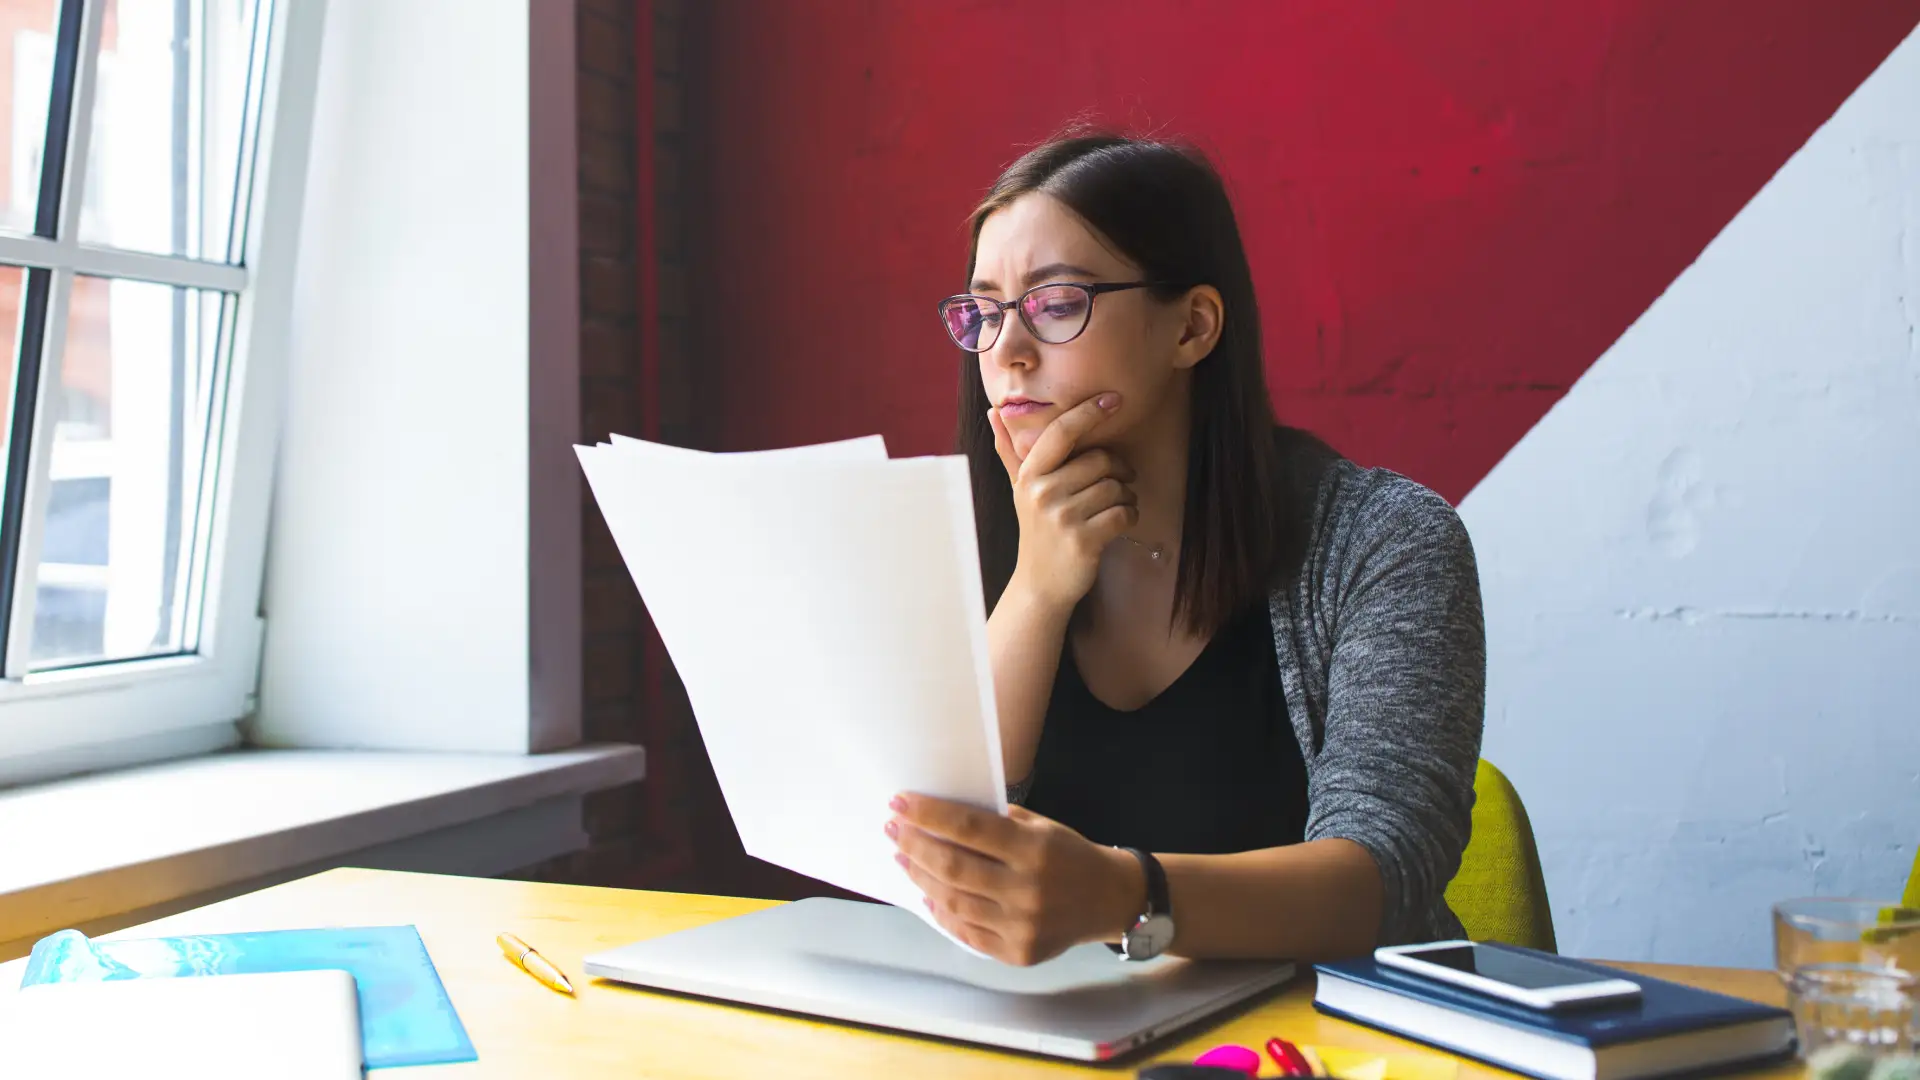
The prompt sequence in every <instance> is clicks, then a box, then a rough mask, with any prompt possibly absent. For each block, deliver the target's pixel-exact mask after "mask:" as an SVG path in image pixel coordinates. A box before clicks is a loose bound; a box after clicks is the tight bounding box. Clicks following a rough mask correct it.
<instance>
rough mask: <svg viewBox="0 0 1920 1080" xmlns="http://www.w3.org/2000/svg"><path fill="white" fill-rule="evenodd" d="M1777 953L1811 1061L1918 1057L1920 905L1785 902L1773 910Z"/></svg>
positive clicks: (1776, 964)
mask: <svg viewBox="0 0 1920 1080" xmlns="http://www.w3.org/2000/svg"><path fill="white" fill-rule="evenodd" d="M1773 955H1774V967H1775V970H1776V971H1778V972H1779V975H1780V978H1781V980H1782V981H1783V982H1784V983H1785V984H1786V987H1787V1002H1788V1007H1789V1008H1791V1009H1792V1010H1793V1022H1794V1028H1795V1030H1796V1032H1797V1033H1798V1034H1799V1038H1800V1053H1801V1055H1802V1056H1803V1057H1806V1058H1807V1059H1808V1060H1809V1062H1810V1063H1816V1064H1833V1063H1836V1062H1842V1061H1844V1060H1852V1061H1854V1062H1855V1064H1856V1066H1859V1065H1861V1063H1862V1061H1863V1059H1891V1058H1905V1059H1906V1061H1907V1062H1913V1061H1914V1058H1913V1055H1914V1054H1916V1052H1920V1051H1917V1050H1916V1047H1917V1046H1920V909H1915V908H1909V907H1903V906H1901V905H1900V904H1899V903H1897V902H1895V901H1891V900H1857V899H1840V898H1819V897H1809V898H1804V899H1799V900H1787V901H1783V902H1781V903H1779V904H1775V905H1774V908H1773ZM1829 1048H1831V1049H1829ZM1823 1051H1825V1053H1823ZM1865 1064H1867V1065H1870V1064H1871V1061H1866V1062H1865ZM1903 1064H1904V1063H1903ZM1917 1064H1920V1063H1917ZM1902 1071H1903V1072H1904V1069H1903V1070H1902Z"/></svg>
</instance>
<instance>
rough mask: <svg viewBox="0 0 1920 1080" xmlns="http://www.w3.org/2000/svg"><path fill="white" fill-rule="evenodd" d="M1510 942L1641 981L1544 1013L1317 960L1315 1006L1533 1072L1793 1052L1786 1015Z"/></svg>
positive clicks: (1644, 1068) (1372, 966) (1603, 1072)
mask: <svg viewBox="0 0 1920 1080" xmlns="http://www.w3.org/2000/svg"><path fill="white" fill-rule="evenodd" d="M1500 947H1501V948H1512V949H1513V951H1515V952H1519V953H1530V954H1532V955H1535V956H1540V957H1542V958H1544V959H1551V960H1553V961H1556V962H1558V963H1562V964H1569V965H1572V966H1575V967H1579V968H1581V969H1583V970H1586V971H1591V972H1593V973H1594V974H1597V975H1603V976H1606V977H1609V978H1621V979H1626V980H1628V981H1629V982H1633V983H1635V984H1638V985H1639V987H1640V997H1639V998H1638V1000H1635V1001H1630V1002H1620V1003H1615V1004H1609V1005H1599V1006H1593V1007H1588V1008H1583V1009H1575V1010H1554V1011H1546V1010H1540V1009H1531V1008H1528V1007H1527V1006H1524V1005H1517V1004H1513V1003H1510V1002H1506V1001H1502V1000H1500V999H1499V998H1495V997H1491V996H1489V995H1486V994H1480V993H1476V992H1474V991H1472V990H1468V989H1466V988H1464V987H1456V986H1452V985H1450V984H1447V983H1443V982H1439V981H1437V980H1434V979H1427V978H1423V977H1421V976H1419V975H1416V974H1414V973H1412V972H1405V971H1399V970H1396V969H1394V968H1389V967H1383V966H1381V965H1380V964H1378V963H1376V962H1375V961H1374V960H1373V958H1371V957H1367V958H1365V959H1360V960H1346V961H1341V962H1339V963H1334V964H1319V965H1315V969H1314V970H1315V971H1317V972H1318V973H1319V976H1320V980H1319V988H1318V990H1317V991H1316V992H1315V994H1314V1007H1315V1008H1316V1009H1318V1010H1320V1011H1321V1012H1323V1013H1327V1014H1329V1015H1332V1016H1338V1017H1341V1018H1342V1019H1347V1020H1353V1021H1356V1022H1358V1023H1362V1024H1366V1025H1368V1026H1370V1027H1377V1028H1381V1029H1384V1030H1387V1031H1390V1032H1393V1033H1394V1034H1397V1035H1402V1036H1405V1037H1407V1038H1410V1039H1414V1040H1416V1041H1419V1042H1424V1043H1428V1044H1430V1045H1434V1046H1439V1047H1442V1048H1444V1049H1447V1050H1452V1051H1454V1052H1456V1053H1461V1054H1466V1055H1468V1056H1470V1057H1476V1058H1480V1059H1482V1060H1485V1061H1491V1062H1493V1063H1494V1064H1498V1065H1502V1066H1504V1067H1506V1068H1510V1069H1514V1070H1516V1071H1519V1072H1526V1073H1531V1074H1533V1075H1536V1076H1548V1077H1562V1076H1599V1077H1606V1076H1614V1077H1629V1076H1658V1075H1666V1074H1668V1073H1673V1072H1687V1071H1701V1070H1708V1069H1713V1068H1718V1067H1725V1066H1727V1065H1732V1064H1746V1063H1751V1062H1754V1061H1759V1060H1766V1059H1769V1058H1775V1057H1779V1056H1781V1055H1782V1054H1784V1053H1786V1052H1788V1051H1790V1050H1791V1049H1792V1016H1791V1014H1789V1013H1788V1012H1787V1011H1786V1010H1785V1009H1780V1008H1775V1007H1773V1006H1770V1005H1761V1004H1757V1003H1755V1002H1751V1001H1747V1000H1744V999H1742V998H1736V997H1729V996H1728V995H1726V994H1717V993H1714V992H1712V991H1709V990H1700V989H1696V988H1694V987H1691V986H1682V985H1680V984H1679V983H1674V982H1668V981H1667V980H1665V979H1656V978H1653V977H1651V976H1647V975H1637V974H1634V973H1633V972H1630V971H1623V970H1620V969H1618V968H1610V967H1604V966H1602V965H1599V964H1588V963H1583V962H1580V961H1576V960H1568V959H1566V958H1565V957H1558V956H1548V955H1547V954H1543V953H1536V952H1533V950H1530V949H1520V948H1514V947H1512V946H1500Z"/></svg>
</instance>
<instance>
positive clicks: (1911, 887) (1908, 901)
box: [1900, 851, 1920, 908]
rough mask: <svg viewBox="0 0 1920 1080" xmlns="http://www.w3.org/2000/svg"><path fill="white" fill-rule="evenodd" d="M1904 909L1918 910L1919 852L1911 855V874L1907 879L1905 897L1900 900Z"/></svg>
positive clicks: (1919, 897)
mask: <svg viewBox="0 0 1920 1080" xmlns="http://www.w3.org/2000/svg"><path fill="white" fill-rule="evenodd" d="M1900 903H1901V905H1902V906H1904V907H1911V908H1920V851H1916V852H1914V853H1913V873H1912V875H1910V876H1909V877H1908V878H1907V895H1905V896H1903V897H1901V898H1900Z"/></svg>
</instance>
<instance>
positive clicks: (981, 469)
mask: <svg viewBox="0 0 1920 1080" xmlns="http://www.w3.org/2000/svg"><path fill="white" fill-rule="evenodd" d="M1032 192H1044V193H1045V194H1047V195H1051V196H1052V197H1054V198H1056V199H1058V200H1060V201H1061V202H1062V203H1064V204H1065V205H1066V206H1067V207H1068V208H1069V209H1071V210H1072V211H1073V212H1074V213H1076V214H1078V215H1079V216H1080V217H1081V219H1082V220H1084V221H1085V222H1086V223H1087V224H1088V225H1089V226H1091V227H1092V228H1093V229H1094V230H1095V231H1096V232H1098V233H1099V234H1100V236H1102V237H1103V238H1104V239H1105V240H1106V241H1107V242H1108V243H1109V244H1111V245H1112V246H1113V248H1114V249H1115V250H1117V251H1119V252H1121V253H1122V254H1124V255H1125V256H1126V257H1127V258H1129V259H1131V260H1132V261H1133V262H1135V263H1136V264H1138V265H1139V267H1140V276H1141V277H1142V278H1143V279H1147V280H1152V281H1166V282H1175V283H1177V285H1176V286H1175V287H1172V288H1167V289H1160V290H1157V291H1156V293H1157V295H1158V296H1159V297H1160V298H1161V299H1171V298H1174V297H1178V296H1180V295H1182V294H1183V293H1184V292H1185V290H1186V289H1187V288H1190V287H1192V286H1194V285H1211V286H1213V287H1214V288H1216V289H1218V290H1220V296H1221V299H1222V301H1223V304H1224V306H1225V309H1226V312H1225V317H1226V321H1225V325H1224V327H1223V328H1222V332H1221V335H1220V340H1219V342H1218V343H1217V344H1216V345H1215V346H1214V349H1213V352H1212V353H1211V354H1210V355H1209V356H1208V357H1207V358H1206V359H1204V360H1202V361H1201V362H1200V363H1199V364H1198V365H1196V366H1195V367H1194V369H1193V394H1192V408H1193V415H1192V432H1191V435H1190V436H1189V439H1190V441H1189V443H1188V457H1187V497H1186V508H1185V511H1184V513H1183V521H1182V523H1181V543H1180V566H1179V571H1178V574H1179V576H1178V578H1177V579H1176V580H1175V584H1174V605H1173V617H1174V618H1175V620H1177V621H1180V622H1184V623H1185V625H1186V626H1187V628H1188V629H1190V630H1191V631H1193V632H1195V633H1200V634H1206V633H1211V632H1212V631H1214V630H1217V629H1219V628H1220V626H1221V625H1223V624H1224V623H1225V622H1226V621H1227V620H1228V619H1230V618H1232V617H1233V616H1234V615H1236V614H1238V613H1239V612H1241V611H1244V610H1245V609H1246V608H1247V606H1249V605H1251V604H1254V603H1259V602H1262V601H1263V600H1264V597H1265V596H1266V593H1267V591H1268V590H1269V589H1271V588H1273V587H1274V586H1275V585H1276V584H1279V583H1280V582H1282V581H1283V580H1285V579H1287V578H1289V577H1291V576H1292V574H1294V573H1295V572H1296V571H1297V569H1298V567H1299V564H1300V560H1301V556H1302V553H1303V551H1304V548H1305V543H1306V539H1305V534H1306V530H1307V525H1308V520H1309V507H1308V505H1307V500H1309V499H1311V497H1312V492H1313V490H1314V486H1313V480H1314V478H1317V476H1318V475H1319V472H1320V469H1321V468H1323V467H1324V464H1325V461H1326V460H1327V459H1328V458H1330V457H1331V456H1332V452H1331V451H1330V450H1327V449H1326V447H1325V445H1324V444H1321V443H1319V442H1318V441H1317V440H1315V439H1313V438H1312V436H1309V435H1306V434H1305V433H1304V432H1294V431H1289V430H1286V429H1279V428H1277V426H1276V424H1275V421H1274V417H1273V407H1272V404H1271V402H1270V401H1269V400H1268V397H1267V381H1266V372H1265V369H1264V365H1263V361H1262V358H1261V353H1260V311H1259V307H1258V305H1257V304H1256V303H1255V301H1254V295H1253V275H1252V273H1251V271H1249V270H1248V268H1247V255H1246V250H1245V249H1244V248H1243V247H1242V245H1241V242H1240V228H1239V225H1238V224H1237V223H1236V222H1235V220H1234V215H1233V205H1232V203H1231V202H1230V201H1229V200H1228V198H1227V191H1226V186H1225V185H1224V184H1223V183H1222V182H1221V180H1220V176H1219V174H1218V173H1217V172H1215V171H1214V169H1213V167H1212V166H1211V165H1210V164H1208V162H1207V160H1206V158H1204V157H1203V156H1202V155H1201V154H1200V153H1199V152H1198V151H1195V150H1193V149H1191V148H1189V147H1184V146H1178V145H1174V144H1170V143H1165V142H1158V141H1153V140H1146V139H1133V138H1127V137H1124V136H1121V135H1114V134H1106V133H1100V134H1072V135H1068V136H1063V137H1059V138H1055V139H1053V140H1051V141H1049V142H1047V143H1044V144H1042V145H1040V146H1038V147H1035V148H1034V149H1032V150H1030V151H1028V152H1027V153H1026V154H1024V155H1022V156H1021V157H1020V159H1019V160H1018V161H1015V162H1014V163H1013V164H1012V165H1010V166H1008V167H1007V169H1006V171H1005V172H1003V173H1001V174H1000V178H999V179H998V180H996V181H994V184H993V187H992V188H991V189H990V190H989V191H988V192H987V196H986V198H985V199H984V200H983V201H982V202H981V203H980V206H979V208H978V209H976V210H975V211H974V212H973V216H972V218H971V219H970V226H971V233H972V240H971V243H970V244H969V247H968V251H967V276H966V278H965V280H968V281H971V280H972V279H973V269H974V260H975V258H976V257H977V255H978V252H979V247H980V227H981V225H982V224H983V223H984V222H985V221H986V219H987V217H988V216H989V215H991V214H993V213H994V212H995V211H996V210H999V209H1001V208H1002V207H1005V206H1007V205H1008V204H1009V203H1011V202H1013V201H1014V200H1016V199H1018V198H1020V197H1021V196H1023V195H1027V194H1029V193H1032ZM960 356H961V359H960V415H959V426H958V429H957V431H956V434H955V442H956V444H957V445H956V450H957V451H958V452H959V453H963V454H965V455H966V456H967V461H968V467H969V470H970V472H971V473H972V478H973V508H974V521H975V526H976V528H977V530H978V533H979V540H980V569H981V574H982V577H983V580H984V583H985V586H986V595H987V607H988V609H989V610H992V608H993V606H994V605H995V604H996V603H998V601H999V598H1000V594H1001V593H1002V592H1004V591H1005V589H1006V586H1007V581H1008V579H1009V578H1011V577H1012V575H1013V569H1014V561H1015V558H1016V557H1017V555H1018V552H1019V543H1020V536H1019V531H1020V526H1019V520H1018V518H1017V517H1016V516H1015V514H1014V508H1013V488H1012V485H1011V483H1010V482H1009V481H1008V479H1007V472H1006V468H1005V467H1004V466H1003V465H1002V464H1001V463H1000V458H999V455H998V454H997V453H996V452H995V451H994V447H993V431H992V428H991V427H990V425H989V424H988V422H987V409H988V408H989V407H991V405H992V403H991V402H990V401H988V400H987V394H986V389H985V388H984V387H983V386H982V385H981V381H980V372H979V367H978V364H979V358H978V357H977V356H975V355H973V354H971V353H965V352H963V353H961V354H960Z"/></svg>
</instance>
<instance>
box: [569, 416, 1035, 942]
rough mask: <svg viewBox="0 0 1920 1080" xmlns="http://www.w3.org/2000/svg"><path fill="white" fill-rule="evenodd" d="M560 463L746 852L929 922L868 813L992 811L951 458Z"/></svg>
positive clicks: (813, 453)
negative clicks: (669, 680)
mask: <svg viewBox="0 0 1920 1080" xmlns="http://www.w3.org/2000/svg"><path fill="white" fill-rule="evenodd" d="M575 449H576V450H577V451H578V453H579V455H580V464H581V467H582V468H583V469H584V470H585V471H586V475H587V482H588V484H589V485H590V486H591V487H592V489H593V494H594V498H595V499H596V500H597V501H598V503H599V505H600V510H601V513H602V514H603V515H605V517H606V521H607V526H608V528H609V529H610V530H611V531H612V533H613V538H614V542H615V543H616V544H618V545H619V548H620V554H621V556H622V557H623V558H624V559H625V560H626V564H627V568H628V570H630V571H631V572H632V574H633V580H634V583H635V584H636V585H637V586H638V587H639V589H640V595H641V598H642V599H643V600H644V601H645V602H646V605H647V611H648V613H649V614H650V615H651V616H652V619H653V623H654V626H655V627H656V629H658V631H659V633H660V636H661V639H662V640H663V641H664V642H665V644H666V648H667V652H668V653H669V654H670V655H671V656H672V658H673V664H674V667H675V669H677V670H678V672H679V674H680V678H681V681H682V682H683V683H684V684H685V685H686V688H687V695H688V697H689V699H690V700H691V701H692V704H693V712H694V716H695V718H696V720H697V721H698V722H699V725H700V734H701V737H702V738H703V739H704V740H705V741H706V746H707V754H708V756H709V757H710V758H711V759H712V762H713V768H714V772H715V774H716V775H717V776H718V778H719V781H720V789H721V791H722V793H723V794H724V795H725V796H726V800H727V808H728V809H729V810H730V811H731V812H732V814H733V821H734V825H735V826H736V827H737V828H738V829H739V831H740V839H741V841H742V843H743V844H744V845H745V847H746V850H747V852H748V854H751V855H753V856H755V857H756V858H760V859H764V860H766V861H767V862H770V863H775V864H777V865H780V866H784V867H787V868H788V869H791V870H795V871H798V872H800V873H802V874H806V875H808V876H810V877H814V878H818V879H820V880H821V881H825V882H829V883H831V884H833V885H837V886H839V887H841V888H844V889H851V890H853V891H854V892H858V893H861V894H863V895H866V896H871V897H874V898H875V899H878V900H884V901H887V902H889V903H892V904H897V905H899V906H901V907H904V908H907V909H908V910H911V911H914V912H916V913H918V914H920V915H921V916H922V917H923V918H927V919H928V920H929V921H931V917H930V916H928V915H927V914H926V911H925V908H924V907H923V906H922V904H921V893H920V890H919V888H918V887H917V886H915V885H914V884H913V882H912V881H911V880H910V879H909V878H908V877H907V876H906V873H905V872H904V871H903V870H901V869H900V867H899V865H898V864H897V863H895V862H894V859H893V854H894V848H893V843H892V841H890V840H888V839H887V837H886V835H885V833H884V832H883V831H882V829H883V826H884V825H885V824H886V822H887V819H888V818H889V817H890V816H891V815H892V811H891V810H890V809H889V808H888V806H887V803H888V800H890V799H891V798H892V797H893V796H894V795H895V794H897V793H899V792H901V791H914V792H920V793H923V794H927V795H934V796H938V797H941V798H947V799H955V800H959V801H963V802H968V803H972V804H974V805H977V806H980V807H983V808H988V809H991V810H993V811H995V812H997V813H1002V814H1004V813H1005V812H1006V808H1007V804H1006V786H1005V782H1004V776H1003V770H1002V765H1001V759H1000V729H999V722H998V719H997V717H996V715H995V711H994V697H993V676H992V669H991V666H990V664H989V659H988V653H987V635H986V607H985V600H984V597H983V595H982V591H981V583H980V564H979V556H978V551H977V545H976V542H975V537H974V522H973V499H972V494H971V485H970V483H969V480H968V475H967V465H966V460H965V459H964V458H961V457H929V458H906V459H901V460H897V461H894V460H889V459H888V458H887V454H886V447H885V445H884V444H883V443H882V442H881V440H880V438H879V437H878V436H873V437H869V438H866V439H858V440H854V441H851V442H843V443H829V444H825V445H820V446H808V447H799V448H796V449H792V450H776V451H765V452H759V453H747V454H708V453H702V452H699V451H692V450H684V449H680V448H677V447H670V446H661V445H657V444H654V443H647V442H641V441H639V440H635V439H626V438H623V437H620V436H615V441H614V442H613V443H611V444H602V445H600V446H595V447H584V446H583V447H576V448H575Z"/></svg>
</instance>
